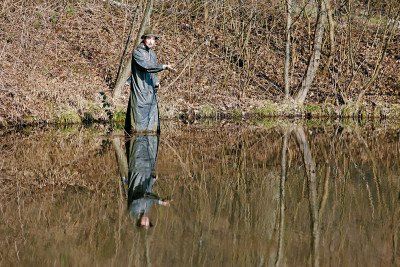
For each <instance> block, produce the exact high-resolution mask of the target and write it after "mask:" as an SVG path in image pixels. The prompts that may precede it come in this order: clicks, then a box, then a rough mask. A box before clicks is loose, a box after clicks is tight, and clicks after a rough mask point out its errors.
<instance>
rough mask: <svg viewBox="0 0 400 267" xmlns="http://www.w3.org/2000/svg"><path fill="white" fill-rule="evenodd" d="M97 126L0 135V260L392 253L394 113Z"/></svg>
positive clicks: (373, 256)
mask: <svg viewBox="0 0 400 267" xmlns="http://www.w3.org/2000/svg"><path fill="white" fill-rule="evenodd" d="M104 133H105V129H103V128H102V127H101V126H95V127H91V128H82V127H80V128H74V127H73V128H63V129H55V128H48V129H25V130H24V131H19V132H14V133H7V134H5V133H3V135H2V138H1V140H0V152H1V155H2V156H1V158H0V170H1V172H0V197H1V203H0V212H1V216H0V237H1V238H0V264H1V265H10V264H13V265H15V264H22V265H32V264H45V265H64V264H66V265H110V264H111V265H129V266H139V265H154V266H173V265H180V266H188V265H195V266H198V265H212V266H214V265H228V266H232V265H234V266H255V265H257V266H271V265H279V266H282V265H289V266H297V265H313V266H318V265H321V266H325V265H366V266H376V265H385V266H387V265H399V264H400V259H399V258H400V248H399V241H400V236H399V224H400V205H399V204H400V169H399V163H400V137H399V130H398V127H396V126H394V124H391V123H385V124H378V125H376V124H375V125H373V124H367V125H364V126H360V125H357V124H356V123H332V122H315V121H311V122H310V121H309V122H297V123H290V122H285V121H267V122H264V123H246V124H243V123H240V124H237V123H225V124H224V123H211V124H202V125H192V126H186V125H181V124H177V123H172V122H165V123H164V128H163V132H162V134H161V136H160V137H159V138H158V137H157V136H137V137H133V138H131V139H130V140H126V139H125V138H123V136H122V135H121V133H119V132H114V133H113V134H112V135H111V136H106V135H105V134H104ZM150 226H152V227H150Z"/></svg>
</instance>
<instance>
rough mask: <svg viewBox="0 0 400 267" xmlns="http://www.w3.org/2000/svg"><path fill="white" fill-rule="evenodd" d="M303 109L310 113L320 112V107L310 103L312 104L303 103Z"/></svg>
mask: <svg viewBox="0 0 400 267" xmlns="http://www.w3.org/2000/svg"><path fill="white" fill-rule="evenodd" d="M304 110H305V111H306V112H310V113H312V114H322V108H321V107H320V106H318V105H312V104H309V105H305V106H304Z"/></svg>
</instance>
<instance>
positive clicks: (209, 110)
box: [199, 105, 217, 118]
mask: <svg viewBox="0 0 400 267" xmlns="http://www.w3.org/2000/svg"><path fill="white" fill-rule="evenodd" d="M199 113H200V116H201V117H203V118H212V117H215V116H216V115H217V110H216V109H215V108H214V107H213V106H211V105H204V106H202V107H201V109H200V112H199Z"/></svg>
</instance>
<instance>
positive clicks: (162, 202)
mask: <svg viewBox="0 0 400 267" xmlns="http://www.w3.org/2000/svg"><path fill="white" fill-rule="evenodd" d="M170 202H171V200H163V201H161V205H162V206H165V207H169V206H170V205H171V204H170Z"/></svg>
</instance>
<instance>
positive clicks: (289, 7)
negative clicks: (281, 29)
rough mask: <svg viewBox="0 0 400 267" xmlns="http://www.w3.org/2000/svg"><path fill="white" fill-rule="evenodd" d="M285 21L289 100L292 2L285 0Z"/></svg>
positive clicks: (286, 86) (286, 80)
mask: <svg viewBox="0 0 400 267" xmlns="http://www.w3.org/2000/svg"><path fill="white" fill-rule="evenodd" d="M286 8H287V21H286V52H285V74H284V77H285V97H286V98H289V90H290V75H289V68H290V45H291V44H290V38H291V31H292V0H286Z"/></svg>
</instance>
